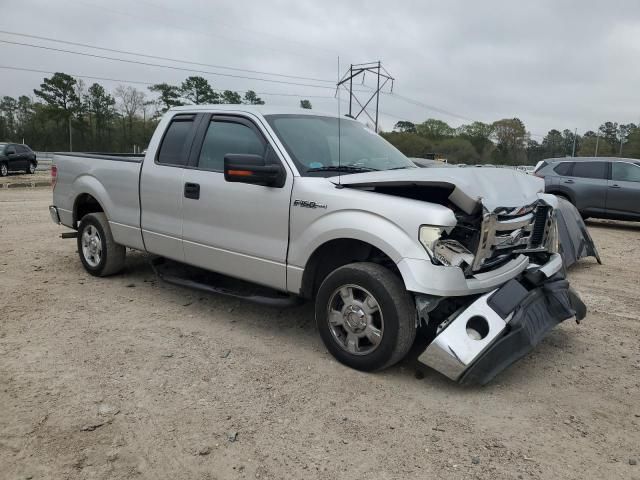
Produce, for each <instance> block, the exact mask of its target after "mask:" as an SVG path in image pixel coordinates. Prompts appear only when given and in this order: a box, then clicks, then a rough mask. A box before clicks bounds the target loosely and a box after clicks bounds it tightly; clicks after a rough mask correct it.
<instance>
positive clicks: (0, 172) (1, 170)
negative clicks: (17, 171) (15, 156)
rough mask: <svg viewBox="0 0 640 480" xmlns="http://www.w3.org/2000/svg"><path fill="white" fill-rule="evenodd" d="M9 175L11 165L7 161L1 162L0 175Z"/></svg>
mask: <svg viewBox="0 0 640 480" xmlns="http://www.w3.org/2000/svg"><path fill="white" fill-rule="evenodd" d="M7 175H9V167H8V166H7V164H6V162H2V163H0V177H6V176H7Z"/></svg>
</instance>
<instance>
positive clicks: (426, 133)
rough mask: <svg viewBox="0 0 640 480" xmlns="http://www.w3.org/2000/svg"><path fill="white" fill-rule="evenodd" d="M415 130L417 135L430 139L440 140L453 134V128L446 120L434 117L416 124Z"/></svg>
mask: <svg viewBox="0 0 640 480" xmlns="http://www.w3.org/2000/svg"><path fill="white" fill-rule="evenodd" d="M416 130H417V132H418V135H420V136H422V137H424V138H429V139H432V140H442V139H443V138H446V137H452V136H453V135H454V134H455V130H454V129H453V128H451V127H450V126H449V125H448V124H447V123H446V122H443V121H442V120H437V119H435V118H429V119H428V120H426V121H424V122H422V123H420V124H418V125H416Z"/></svg>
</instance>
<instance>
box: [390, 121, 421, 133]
mask: <svg viewBox="0 0 640 480" xmlns="http://www.w3.org/2000/svg"><path fill="white" fill-rule="evenodd" d="M393 131H394V132H400V133H416V132H417V130H416V124H415V123H413V122H408V121H406V120H400V121H399V122H397V123H396V124H395V125H394V127H393Z"/></svg>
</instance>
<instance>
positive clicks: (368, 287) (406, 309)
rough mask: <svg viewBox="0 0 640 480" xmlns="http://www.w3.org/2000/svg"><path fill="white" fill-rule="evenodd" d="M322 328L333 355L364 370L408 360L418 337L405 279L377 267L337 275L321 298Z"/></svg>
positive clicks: (319, 315)
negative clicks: (408, 355) (408, 353)
mask: <svg viewBox="0 0 640 480" xmlns="http://www.w3.org/2000/svg"><path fill="white" fill-rule="evenodd" d="M315 315H316V323H317V325H318V330H319V332H320V336H321V338H322V341H323V342H324V344H325V346H326V347H327V349H328V350H329V352H331V354H332V355H333V356H334V357H335V358H336V359H337V360H338V361H339V362H341V363H343V364H345V365H347V366H349V367H351V368H355V369H356V370H362V371H373V370H381V369H383V368H386V367H389V366H391V365H393V364H394V363H396V362H398V361H400V360H402V358H404V357H405V355H406V354H407V352H408V351H409V349H410V348H411V345H412V344H413V341H414V339H415V335H416V314H415V306H414V304H413V301H412V298H411V295H410V294H409V293H408V292H407V291H406V289H405V287H404V284H403V282H402V279H401V278H399V277H398V276H397V275H395V274H394V273H393V272H391V271H390V270H388V269H387V268H385V267H383V266H381V265H378V264H375V263H352V264H349V265H345V266H343V267H340V268H338V269H336V270H334V271H333V272H332V273H331V274H329V276H327V278H326V279H325V280H324V281H323V282H322V285H320V288H319V290H318V294H317V296H316V304H315Z"/></svg>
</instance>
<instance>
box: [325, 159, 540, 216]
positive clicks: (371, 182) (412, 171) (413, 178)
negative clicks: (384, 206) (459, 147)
mask: <svg viewBox="0 0 640 480" xmlns="http://www.w3.org/2000/svg"><path fill="white" fill-rule="evenodd" d="M331 181H332V182H333V183H336V184H337V183H338V177H331ZM339 182H340V183H341V184H342V185H345V186H352V187H376V186H389V187H392V186H393V187H399V186H403V185H424V186H425V187H429V186H439V187H449V188H453V191H452V193H451V195H449V200H450V201H451V202H452V203H454V204H455V205H457V206H458V207H459V208H461V209H462V210H463V211H465V212H466V213H472V212H473V211H474V210H475V209H476V207H477V206H478V202H482V205H484V207H486V208H487V209H488V210H489V211H493V210H495V209H496V208H499V207H507V208H514V207H521V206H525V205H530V204H531V203H533V202H535V201H536V200H537V199H538V193H541V192H544V180H542V179H541V178H538V177H534V176H532V175H527V174H525V173H521V172H518V171H516V170H511V169H507V168H474V167H468V168H407V169H403V170H387V171H381V172H366V173H356V174H350V175H341V176H340V181H339Z"/></svg>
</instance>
